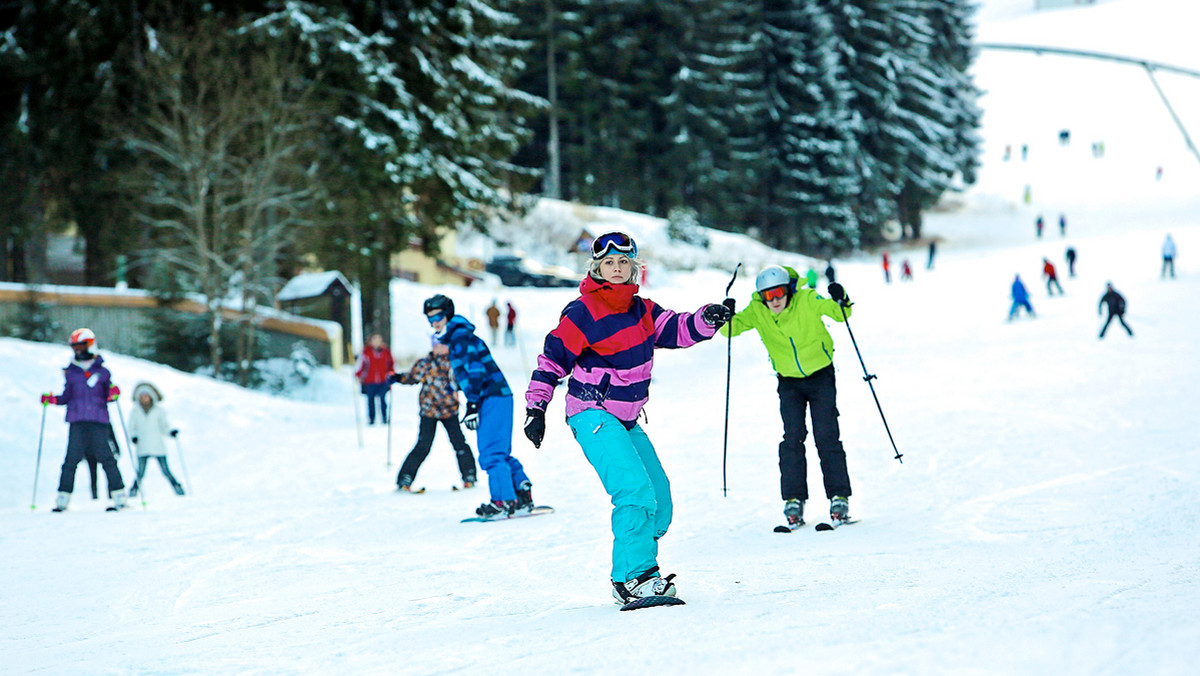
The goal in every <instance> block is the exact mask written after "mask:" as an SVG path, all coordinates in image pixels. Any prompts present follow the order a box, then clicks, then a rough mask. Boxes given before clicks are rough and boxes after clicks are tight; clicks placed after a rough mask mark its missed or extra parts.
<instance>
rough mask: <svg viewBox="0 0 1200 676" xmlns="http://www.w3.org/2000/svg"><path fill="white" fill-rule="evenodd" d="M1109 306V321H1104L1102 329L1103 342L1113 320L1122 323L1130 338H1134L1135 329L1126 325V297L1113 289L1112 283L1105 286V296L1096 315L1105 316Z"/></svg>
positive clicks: (1101, 298) (1102, 297) (1101, 299)
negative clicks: (1105, 309)
mask: <svg viewBox="0 0 1200 676" xmlns="http://www.w3.org/2000/svg"><path fill="white" fill-rule="evenodd" d="M1105 305H1107V306H1108V319H1105V320H1104V326H1103V327H1102V328H1101V329H1100V338H1101V339H1102V340H1103V338H1104V333H1105V332H1106V331H1108V325H1109V324H1111V323H1112V320H1113V319H1116V320H1117V321H1118V322H1121V327H1122V328H1124V329H1125V333H1128V334H1129V337H1130V338H1132V337H1133V329H1131V328H1129V325H1128V324H1126V323H1125V297H1124V296H1122V295H1121V294H1119V293H1117V290H1116V289H1114V288H1113V285H1112V282H1108V284H1107V285H1106V286H1105V290H1104V295H1103V296H1100V306H1099V307H1098V308H1096V314H1104V306H1105Z"/></svg>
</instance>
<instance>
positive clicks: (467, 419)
mask: <svg viewBox="0 0 1200 676" xmlns="http://www.w3.org/2000/svg"><path fill="white" fill-rule="evenodd" d="M462 423H463V426H465V427H466V428H467V429H469V430H472V431H474V430H477V429H479V404H476V403H475V402H473V401H468V402H467V415H466V416H464V417H463V419H462Z"/></svg>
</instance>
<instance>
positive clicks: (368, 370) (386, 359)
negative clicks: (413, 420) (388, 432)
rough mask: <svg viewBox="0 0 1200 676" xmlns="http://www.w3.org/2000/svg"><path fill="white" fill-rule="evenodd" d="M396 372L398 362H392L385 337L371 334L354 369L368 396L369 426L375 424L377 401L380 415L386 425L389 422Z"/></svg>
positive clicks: (355, 375) (363, 391) (363, 390)
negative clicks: (391, 393)
mask: <svg viewBox="0 0 1200 676" xmlns="http://www.w3.org/2000/svg"><path fill="white" fill-rule="evenodd" d="M395 371H396V362H395V361H393V360H392V351H391V350H389V349H388V346H387V345H385V344H384V342H383V336H381V335H379V334H378V333H374V334H371V337H370V338H369V339H367V346H366V347H364V348H363V351H362V354H361V355H359V357H358V364H357V365H356V366H355V368H354V377H355V378H357V379H358V382H359V383H361V384H362V393H363V394H365V395H366V396H367V424H368V425H374V424H375V401H376V400H378V401H379V413H380V415H381V416H382V420H383V422H384V424H386V423H387V421H388V409H387V406H388V402H387V393H388V387H390V386H391V384H392V383H391V377H392V374H393V373H395Z"/></svg>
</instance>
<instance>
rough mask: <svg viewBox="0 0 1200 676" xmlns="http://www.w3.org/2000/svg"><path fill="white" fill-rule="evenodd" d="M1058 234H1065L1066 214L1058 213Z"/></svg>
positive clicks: (1064, 235)
mask: <svg viewBox="0 0 1200 676" xmlns="http://www.w3.org/2000/svg"><path fill="white" fill-rule="evenodd" d="M1058 234H1060V235H1062V236H1063V237H1066V236H1067V215H1066V214H1059V215H1058Z"/></svg>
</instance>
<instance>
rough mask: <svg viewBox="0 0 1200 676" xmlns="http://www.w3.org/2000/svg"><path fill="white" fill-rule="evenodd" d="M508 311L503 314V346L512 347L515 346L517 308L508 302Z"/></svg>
mask: <svg viewBox="0 0 1200 676" xmlns="http://www.w3.org/2000/svg"><path fill="white" fill-rule="evenodd" d="M507 305H508V310H507V312H505V314H504V344H505V345H506V346H508V347H512V346H514V345H516V344H517V308H515V307H513V304H512V301H511V300H510V301H508V303H507Z"/></svg>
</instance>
